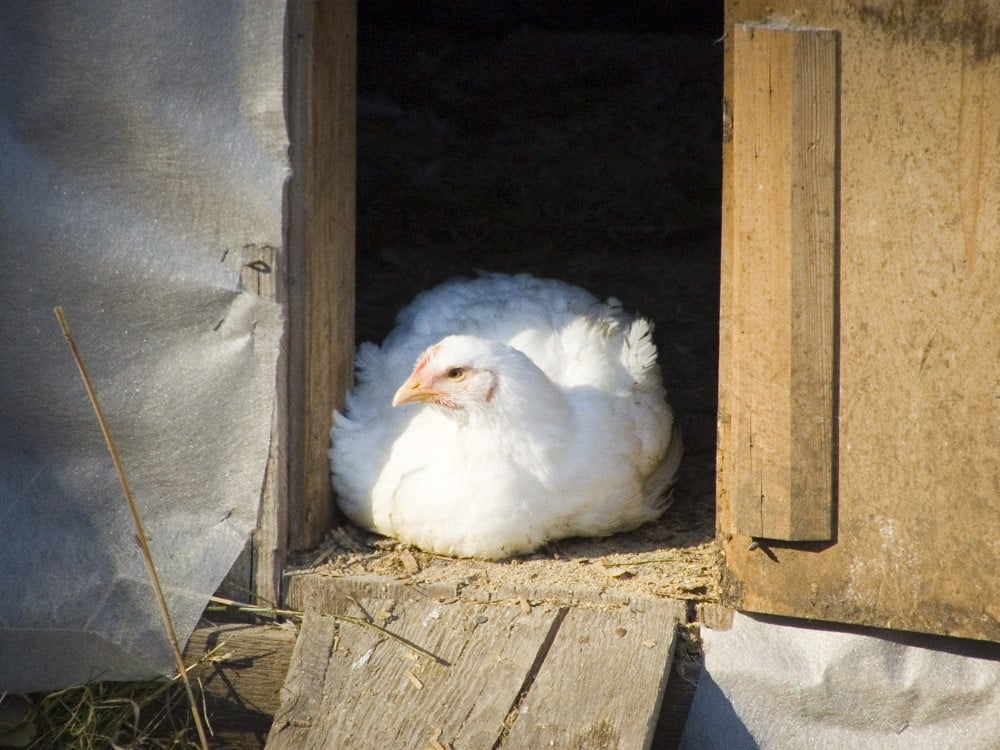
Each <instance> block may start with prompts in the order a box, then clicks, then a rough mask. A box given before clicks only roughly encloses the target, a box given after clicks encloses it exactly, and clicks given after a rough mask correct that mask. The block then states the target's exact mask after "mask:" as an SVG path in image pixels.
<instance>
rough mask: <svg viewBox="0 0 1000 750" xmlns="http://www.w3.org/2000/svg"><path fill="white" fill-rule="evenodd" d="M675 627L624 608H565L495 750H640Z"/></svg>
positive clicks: (651, 723)
mask: <svg viewBox="0 0 1000 750" xmlns="http://www.w3.org/2000/svg"><path fill="white" fill-rule="evenodd" d="M676 632H677V623H676V621H675V620H672V619H667V618H662V617H657V616H655V615H649V614H646V613H639V612H634V611H632V610H630V609H628V608H626V607H623V608H620V609H616V610H605V609H586V608H583V607H573V608H571V609H569V610H568V612H567V614H566V617H565V619H564V620H563V622H562V624H561V626H560V628H559V632H558V634H557V636H556V638H555V640H554V641H553V643H552V646H551V648H550V649H549V651H548V654H547V655H546V657H545V661H544V663H543V664H542V665H541V668H540V669H539V671H538V674H537V675H536V677H535V678H534V680H533V682H532V683H531V686H530V689H529V690H528V693H527V695H526V696H525V697H524V698H523V699H522V701H521V702H520V704H519V706H518V711H517V715H516V719H515V720H514V721H513V724H512V725H511V727H510V731H509V733H508V734H507V735H506V737H505V738H504V741H503V742H502V744H501V747H502V748H504V749H505V750H515V749H517V750H520V749H524V750H528V749H530V748H539V747H565V748H584V747H585V748H594V749H595V750H597V749H598V748H609V749H610V748H617V749H619V750H628V749H630V748H636V749H638V748H648V747H649V746H650V743H651V742H652V739H653V733H654V730H655V729H656V720H657V717H658V716H659V714H660V703H661V701H662V698H663V691H664V688H665V687H666V684H667V677H668V676H669V674H670V664H671V660H672V658H673V651H674V643H675V638H676Z"/></svg>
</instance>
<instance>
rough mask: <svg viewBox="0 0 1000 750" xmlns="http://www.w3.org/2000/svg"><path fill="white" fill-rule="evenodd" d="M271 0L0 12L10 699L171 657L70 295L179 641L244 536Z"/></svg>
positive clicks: (269, 395)
mask: <svg viewBox="0 0 1000 750" xmlns="http://www.w3.org/2000/svg"><path fill="white" fill-rule="evenodd" d="M283 43H284V4H283V3H280V2H271V3H236V2H212V3H202V2H172V3H159V2H154V1H152V0H150V1H148V2H138V3H137V2H133V1H132V0H118V1H117V2H101V3H84V2H79V3H73V2H39V3H4V4H3V5H0V264H2V265H0V268H2V273H0V310H2V318H0V539H2V544H0V690H10V691H29V690H39V689H49V688H57V687H61V686H65V685H68V684H71V683H79V682H82V681H85V680H89V679H95V678H118V679H132V678H137V677H142V676H149V675H150V674H152V673H156V672H161V671H169V670H171V669H172V668H173V661H172V658H171V655H170V650H169V647H168V645H167V643H166V640H165V637H164V635H163V625H162V622H161V619H160V615H159V612H158V610H157V607H156V603H155V599H154V598H153V596H152V592H151V589H150V586H149V584H148V581H147V576H146V571H145V569H144V567H143V563H142V559H141V557H140V554H139V550H138V547H137V545H136V543H135V540H134V536H135V532H134V527H133V525H132V520H131V517H130V515H129V513H128V509H127V507H126V505H125V502H124V499H123V496H122V492H121V489H120V488H119V485H118V481H117V478H116V476H115V474H114V470H113V467H112V464H111V461H110V459H109V457H108V453H107V450H106V448H105V446H104V443H103V441H102V438H101V435H100V433H99V431H98V426H97V423H96V421H95V418H94V416H93V413H92V411H91V407H90V404H89V402H88V401H87V397H86V394H85V392H84V389H83V386H82V385H81V383H80V380H79V376H78V374H77V372H76V370H75V367H74V364H73V361H72V359H71V358H70V354H69V351H68V349H67V347H66V344H65V342H64V341H63V339H62V337H61V334H60V331H59V327H58V325H57V322H56V319H55V317H54V316H53V313H52V309H53V307H54V306H56V305H61V306H63V307H64V309H65V310H66V314H67V316H68V318H69V322H70V325H71V327H72V328H73V332H74V335H75V338H76V340H77V343H78V345H79V347H80V349H81V350H82V353H83V356H84V358H85V361H86V363H87V366H88V369H89V371H90V375H91V377H92V378H93V380H94V382H95V387H96V390H97V393H98V395H99V396H100V398H101V400H102V403H103V408H104V411H105V414H106V416H107V418H108V421H109V423H110V426H111V430H112V433H113V435H114V437H115V439H116V442H117V445H118V448H119V451H120V453H121V455H122V459H123V463H124V466H125V470H126V473H127V475H128V478H129V481H130V483H131V485H132V488H133V491H134V494H135V496H136V498H137V501H138V504H139V506H140V513H141V514H142V516H143V518H144V521H145V523H146V526H147V531H148V533H149V536H150V542H151V546H152V550H153V556H154V558H155V562H156V565H157V568H158V570H159V572H160V575H161V578H162V581H163V585H164V587H165V588H166V590H167V596H168V600H169V606H170V609H171V612H172V615H173V619H174V622H175V626H176V629H177V631H178V635H179V636H180V637H181V638H186V637H187V635H188V634H189V633H190V632H191V630H192V629H193V627H194V625H195V624H196V623H197V620H198V617H199V616H200V614H201V612H202V610H203V608H204V606H205V603H206V601H207V597H208V596H209V595H210V594H211V593H212V592H213V591H214V590H215V588H216V587H217V586H218V584H219V582H220V581H221V579H222V578H223V577H224V576H225V574H226V572H227V571H228V570H229V568H230V566H231V565H232V563H233V561H234V560H235V558H236V557H237V556H238V554H239V553H240V551H241V549H242V548H243V546H244V544H245V542H246V540H247V538H248V537H249V534H250V532H251V530H252V529H253V527H254V525H255V522H256V516H257V510H258V502H259V497H260V489H261V484H262V479H263V475H264V467H265V463H266V459H267V451H268V443H269V434H270V425H271V411H272V402H273V394H274V383H275V363H276V357H277V349H278V346H279V338H280V331H281V311H280V309H279V308H278V306H276V305H275V304H273V303H271V302H267V301H265V300H263V299H260V298H258V297H256V296H254V295H252V294H250V293H248V292H244V291H242V290H241V289H240V285H239V275H240V270H241V248H243V247H244V246H246V245H270V246H274V247H280V246H281V245H282V195H283V190H284V183H285V179H286V177H287V172H288V161H287V147H288V143H287V136H286V129H285V119H284V113H283V60H282V55H283Z"/></svg>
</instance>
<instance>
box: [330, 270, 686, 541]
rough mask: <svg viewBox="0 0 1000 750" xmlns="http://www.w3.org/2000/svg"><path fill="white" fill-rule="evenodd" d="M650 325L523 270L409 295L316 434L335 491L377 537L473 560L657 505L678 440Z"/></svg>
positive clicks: (642, 517)
mask: <svg viewBox="0 0 1000 750" xmlns="http://www.w3.org/2000/svg"><path fill="white" fill-rule="evenodd" d="M651 334H652V326H651V324H650V323H649V321H647V320H644V319H642V318H637V319H632V318H631V317H630V316H628V315H627V314H626V313H625V312H624V311H623V310H622V307H621V303H620V302H618V301H617V300H615V299H610V300H608V301H607V302H606V303H601V302H598V300H597V299H596V298H594V297H593V296H592V295H591V294H589V293H588V292H585V291H584V290H582V289H579V288H577V287H574V286H571V285H569V284H566V283H563V282H560V281H554V280H547V279H537V278H534V277H532V276H529V275H527V274H521V275H517V276H507V275H503V274H483V275H481V276H479V277H478V278H475V279H471V280H470V279H465V278H461V279H454V280H452V281H449V282H447V283H445V284H442V285H441V286H439V287H437V288H435V289H432V290H430V291H427V292H424V293H422V294H420V295H418V296H417V298H416V299H415V300H414V301H413V302H412V303H411V304H410V305H409V306H408V307H407V308H405V309H404V310H403V311H402V312H400V314H399V316H398V317H397V326H396V328H394V329H393V330H392V332H391V333H390V334H389V335H388V337H386V339H385V341H384V342H383V344H382V346H381V347H379V346H376V345H375V344H372V343H370V342H369V343H364V344H362V345H361V346H360V347H359V349H358V352H357V361H356V370H357V372H356V380H357V384H356V386H355V388H354V390H353V391H352V392H351V393H350V394H349V395H348V398H347V408H346V410H345V411H346V413H345V414H340V413H335V414H334V426H333V430H332V433H331V437H332V446H333V447H332V448H331V450H330V460H331V466H332V474H333V485H334V489H335V490H336V493H337V501H338V504H339V505H340V507H341V509H342V510H343V511H344V513H345V514H346V515H347V517H348V518H350V519H351V520H352V521H354V523H356V524H358V525H359V526H363V527H364V528H366V529H370V530H372V531H375V532H377V533H379V534H383V535H386V536H392V537H396V538H397V539H399V540H401V541H403V542H405V543H408V544H412V545H414V546H416V547H419V548H421V549H424V550H427V551H430V552H435V553H438V554H443V555H450V556H457V557H480V558H487V559H499V558H504V557H509V556H511V555H516V554H520V553H526V552H530V551H532V550H535V549H537V548H538V547H540V546H541V545H543V544H545V543H546V542H548V541H550V540H554V539H561V538H565V537H572V536H606V535H609V534H613V533H616V532H620V531H627V530H630V529H634V528H636V527H638V526H640V525H641V524H643V523H645V522H647V521H651V520H653V519H655V518H657V517H658V516H659V515H660V514H661V513H662V512H663V510H664V509H665V507H666V505H667V504H668V500H667V499H666V497H665V493H666V491H667V490H668V489H669V487H670V485H671V484H672V483H673V481H674V476H675V474H676V472H677V467H678V464H679V462H680V457H681V451H682V449H681V441H680V436H679V433H678V432H677V430H676V427H675V425H674V420H673V413H672V411H671V409H670V407H669V406H668V405H667V402H666V400H665V398H664V389H663V384H662V381H661V377H660V371H659V367H658V366H657V364H656V347H655V345H654V344H653V341H652V336H651ZM414 362H416V365H415V366H414Z"/></svg>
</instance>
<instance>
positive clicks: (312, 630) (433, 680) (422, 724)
mask: <svg viewBox="0 0 1000 750" xmlns="http://www.w3.org/2000/svg"><path fill="white" fill-rule="evenodd" d="M360 604H361V606H362V607H363V608H364V609H365V610H366V611H367V612H369V613H370V614H371V615H372V617H373V618H375V619H376V620H378V619H379V618H380V617H383V616H385V617H386V619H387V620H388V621H387V622H386V628H387V629H389V630H391V631H392V632H394V633H397V634H398V635H400V636H402V637H403V638H406V639H407V640H409V641H411V642H412V643H415V644H418V645H419V646H421V647H423V648H425V649H427V650H429V651H430V652H432V653H434V654H435V655H437V656H439V657H441V658H442V659H444V660H445V661H447V662H448V665H447V666H445V665H442V664H438V663H435V662H434V661H432V660H431V659H429V658H427V657H425V656H418V655H415V654H414V653H413V652H412V651H410V650H408V649H407V648H406V647H405V646H403V645H401V644H399V643H397V642H395V641H392V640H388V639H386V638H385V636H384V635H382V634H381V633H379V632H378V631H376V630H374V629H372V628H367V627H364V626H360V625H356V624H352V623H342V622H338V621H337V620H336V619H335V618H334V617H330V616H325V615H318V614H314V613H309V614H308V615H307V616H306V619H305V620H304V622H303V625H302V631H301V634H300V636H299V643H298V645H297V646H296V650H295V653H294V655H293V657H292V664H291V668H290V670H289V674H288V679H287V681H286V685H285V691H284V700H283V702H282V707H281V709H280V710H279V711H278V713H277V714H276V716H275V721H274V725H273V727H272V730H271V734H270V736H269V738H268V744H267V747H268V748H269V749H271V750H279V749H281V748H295V750H311V749H315V750H318V749H320V748H330V749H333V748H338V749H339V748H387V747H391V748H420V749H421V750H422V748H424V747H426V746H427V744H428V743H430V742H432V741H433V740H434V739H438V738H439V741H440V742H441V743H448V744H450V745H451V746H452V747H454V748H456V750H457V748H480V747H487V748H488V747H492V746H493V745H494V743H495V742H496V739H497V737H499V734H500V731H501V728H502V727H503V725H504V722H505V720H506V718H507V715H508V713H509V712H510V711H511V708H512V707H513V706H514V705H515V704H516V701H517V698H518V696H519V695H520V693H521V690H522V688H523V686H524V683H525V681H526V679H527V677H528V675H529V674H531V673H532V670H533V668H534V666H535V660H536V657H537V655H538V654H539V653H540V652H541V651H543V645H544V644H545V643H546V640H547V639H548V638H549V637H550V633H551V632H552V631H553V629H554V627H555V626H556V624H557V621H558V618H559V617H560V612H561V611H562V610H559V609H556V608H548V609H545V608H542V607H534V608H532V609H531V610H530V611H529V612H525V611H523V610H522V609H521V608H519V607H517V606H510V605H499V604H473V603H465V602H453V603H449V604H442V603H440V602H438V601H436V600H423V601H410V602H398V601H397V600H383V601H378V600H367V601H362V602H360ZM358 614H360V612H358Z"/></svg>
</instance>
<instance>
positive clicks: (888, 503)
mask: <svg viewBox="0 0 1000 750" xmlns="http://www.w3.org/2000/svg"><path fill="white" fill-rule="evenodd" d="M726 17H727V18H726V28H727V33H726V38H725V44H726V54H725V66H726V67H725V81H726V83H725V95H724V99H725V103H724V116H725V121H724V128H723V141H724V142H723V232H722V284H721V295H720V367H719V422H718V461H717V471H718V484H717V522H718V528H719V539H720V541H721V543H722V545H723V549H724V553H725V560H726V569H725V571H724V580H723V586H724V589H725V590H724V599H725V602H726V603H727V604H729V605H731V606H734V607H736V608H740V609H746V610H750V611H758V612H769V613H773V614H781V615H790V616H797V617H807V618H814V619H820V620H831V621H839V622H849V623H858V624H864V625H873V626H878V627H888V628H894V629H904V630H916V631H924V632H931V633H940V634H945V635H952V636H962V637H970V638H981V639H988V640H994V641H1000V577H998V576H997V575H996V574H995V571H996V570H998V569H1000V535H998V534H997V533H996V530H997V522H996V519H998V518H1000V335H998V331H1000V284H998V283H997V279H1000V253H998V252H997V248H1000V159H998V158H997V155H998V154H1000V128H998V127H997V126H996V123H997V122H1000V98H998V97H997V96H996V92H997V91H998V90H1000V42H998V40H1000V4H997V3H995V2H994V3H988V2H958V1H957V0H955V1H948V2H941V3H932V4H928V3H923V2H916V1H915V0H914V1H911V0H902V1H901V0H866V2H856V1H855V0H834V1H833V2H815V1H811V0H766V2H765V1H763V0H727V2H726ZM736 24H766V25H770V26H775V27H782V26H783V27H794V28H812V29H816V28H820V29H831V30H835V31H836V32H838V33H839V36H840V48H839V92H840V97H839V120H838V123H839V139H838V143H839V154H840V156H839V162H838V165H837V174H836V179H837V190H838V195H839V203H838V222H837V227H836V231H837V238H836V239H837V243H838V256H837V259H838V263H839V265H838V268H837V277H836V279H835V284H836V289H835V291H836V305H837V309H836V315H837V323H836V329H835V330H836V337H835V340H834V341H833V342H832V345H833V352H834V356H835V359H836V362H835V366H836V374H835V381H834V382H835V387H836V391H835V415H834V419H833V421H832V424H831V431H830V435H829V437H830V439H831V440H832V445H833V448H834V451H835V453H834V466H835V472H834V494H835V498H836V503H835V508H834V516H833V518H834V521H835V528H834V533H833V537H832V539H831V540H830V542H823V543H808V542H798V543H782V542H780V541H776V542H774V543H773V544H771V543H766V542H765V543H764V544H762V545H761V546H759V547H756V548H751V546H750V541H751V539H750V535H749V534H747V533H745V531H743V530H741V528H740V526H739V524H738V523H737V521H736V518H735V517H734V513H735V511H736V508H735V502H736V500H735V495H736V492H737V490H738V486H739V477H740V475H741V473H742V472H745V471H746V470H747V467H746V466H745V465H742V464H741V463H740V462H741V458H740V455H741V453H740V450H739V449H738V447H734V441H735V440H736V439H737V437H738V436H737V434H736V431H738V430H739V429H740V428H739V425H738V424H737V423H736V421H735V415H736V414H737V413H738V411H739V405H738V404H737V403H735V401H734V399H735V396H736V394H737V393H738V389H737V388H736V382H735V379H736V377H737V370H736V368H735V367H734V366H733V363H734V361H736V353H735V351H734V350H735V348H736V347H739V346H740V345H741V342H740V341H739V340H738V339H739V336H740V335H754V332H752V331H751V332H749V333H748V334H741V332H740V331H739V326H740V325H741V320H740V319H739V317H738V316H737V311H738V309H739V307H738V296H739V294H740V290H739V284H740V283H741V282H740V280H739V279H738V278H737V277H738V274H739V267H738V262H737V260H738V259H737V258H736V256H735V255H734V249H735V248H736V247H737V245H738V240H737V237H738V236H739V235H740V233H741V232H744V231H745V229H746V227H744V226H742V225H741V221H742V220H741V219H740V216H741V212H740V210H739V209H738V207H737V206H738V203H739V201H740V200H741V196H739V195H737V194H736V189H737V187H738V186H739V184H740V183H739V181H738V179H737V175H736V166H737V164H738V163H739V162H740V161H741V160H742V159H745V158H747V156H746V155H743V156H740V155H737V154H736V153H735V149H736V148H745V147H746V145H745V144H743V145H741V143H738V142H737V139H736V138H734V137H733V136H734V133H735V132H736V131H737V130H738V129H739V128H740V127H745V126H746V125H745V124H744V125H741V124H740V123H738V122H736V121H737V120H738V119H739V118H740V117H741V116H744V117H745V116H747V115H746V112H744V113H743V114H742V115H741V113H740V112H739V111H737V110H736V108H735V104H736V102H735V101H734V85H735V81H736V80H737V79H738V77H739V76H741V75H744V74H745V73H746V71H744V70H738V69H737V67H736V65H737V61H736V57H735V54H734V52H735V46H736V43H737V39H736V34H735V33H734V26H735V25H736ZM764 178H765V179H776V178H777V176H776V175H764ZM740 189H741V190H745V189H746V188H745V187H744V188H740ZM760 210H761V211H769V210H773V207H772V206H769V205H762V206H761V208H760ZM751 291H752V290H751ZM765 334H766V332H761V335H765ZM780 397H781V398H786V399H787V398H790V394H788V393H783V394H781V396H780ZM775 398H777V396H776V397H775Z"/></svg>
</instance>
